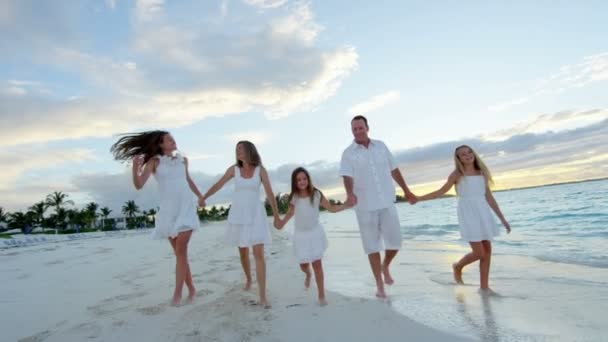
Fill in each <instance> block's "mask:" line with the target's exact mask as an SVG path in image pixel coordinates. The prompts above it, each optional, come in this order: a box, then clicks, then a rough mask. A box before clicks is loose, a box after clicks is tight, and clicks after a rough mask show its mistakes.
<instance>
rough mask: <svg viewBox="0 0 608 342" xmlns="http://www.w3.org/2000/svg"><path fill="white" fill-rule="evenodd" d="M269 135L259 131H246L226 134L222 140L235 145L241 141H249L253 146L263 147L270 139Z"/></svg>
mask: <svg viewBox="0 0 608 342" xmlns="http://www.w3.org/2000/svg"><path fill="white" fill-rule="evenodd" d="M271 137H272V136H271V135H270V134H269V133H267V132H261V131H247V132H236V133H231V134H227V135H226V136H224V138H225V139H226V140H228V141H231V142H233V143H234V144H236V143H237V142H239V141H241V140H249V141H251V142H252V143H253V144H255V145H263V144H265V143H267V142H268V141H269V140H270V139H271Z"/></svg>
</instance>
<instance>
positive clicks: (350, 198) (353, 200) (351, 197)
mask: <svg viewBox="0 0 608 342" xmlns="http://www.w3.org/2000/svg"><path fill="white" fill-rule="evenodd" d="M344 204H346V206H347V207H348V208H350V207H353V206H355V205H356V204H357V196H356V195H355V194H353V193H350V194H346V202H344Z"/></svg>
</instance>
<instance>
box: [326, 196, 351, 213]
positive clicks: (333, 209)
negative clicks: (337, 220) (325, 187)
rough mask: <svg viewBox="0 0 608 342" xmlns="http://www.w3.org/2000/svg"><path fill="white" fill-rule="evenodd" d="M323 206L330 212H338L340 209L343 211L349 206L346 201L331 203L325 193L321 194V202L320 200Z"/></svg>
mask: <svg viewBox="0 0 608 342" xmlns="http://www.w3.org/2000/svg"><path fill="white" fill-rule="evenodd" d="M320 204H321V206H322V207H323V208H325V209H327V211H329V212H330V213H337V212H338V211H342V210H344V209H346V208H348V206H347V205H346V203H342V204H340V205H337V204H331V203H330V202H329V201H328V200H327V198H325V196H323V194H321V202H320Z"/></svg>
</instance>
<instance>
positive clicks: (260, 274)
mask: <svg viewBox="0 0 608 342" xmlns="http://www.w3.org/2000/svg"><path fill="white" fill-rule="evenodd" d="M253 257H254V258H255V276H256V278H257V281H258V293H259V295H260V305H262V306H263V307H264V308H270V304H269V303H268V300H266V260H265V259H264V245H263V244H259V245H255V246H253Z"/></svg>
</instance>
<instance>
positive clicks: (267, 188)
mask: <svg viewBox="0 0 608 342" xmlns="http://www.w3.org/2000/svg"><path fill="white" fill-rule="evenodd" d="M260 177H262V184H263V185H264V191H265V192H266V198H268V202H270V207H271V208H272V216H274V219H275V220H276V219H278V218H279V209H278V207H277V199H276V198H274V193H272V187H271V186H270V180H268V173H267V172H266V169H265V168H264V167H263V166H260Z"/></svg>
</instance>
